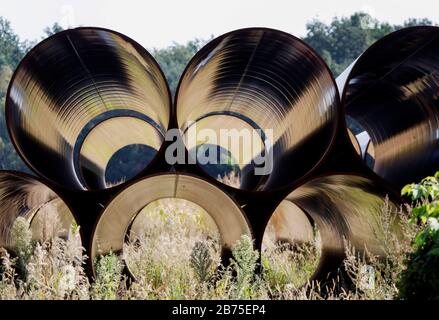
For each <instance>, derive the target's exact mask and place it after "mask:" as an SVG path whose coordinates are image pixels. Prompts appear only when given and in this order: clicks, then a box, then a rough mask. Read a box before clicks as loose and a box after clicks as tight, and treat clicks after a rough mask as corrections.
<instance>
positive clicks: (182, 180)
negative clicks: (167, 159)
mask: <svg viewBox="0 0 439 320" xmlns="http://www.w3.org/2000/svg"><path fill="white" fill-rule="evenodd" d="M164 198H179V199H185V200H188V201H190V202H193V203H195V204H197V205H198V206H200V207H201V208H203V209H204V210H205V211H206V212H207V213H208V214H209V216H210V217H211V218H212V219H213V221H214V222H215V224H216V226H217V227H218V231H219V233H220V238H221V239H220V240H221V245H222V248H223V252H224V253H227V252H229V251H230V249H231V247H232V246H233V244H234V243H235V241H236V240H238V239H239V238H240V237H241V235H243V234H247V235H249V236H251V231H250V226H249V223H248V222H247V219H246V217H245V215H244V213H243V212H242V211H241V208H240V207H239V206H238V205H237V204H236V203H235V202H234V200H232V198H230V197H229V196H228V195H227V194H226V193H224V192H223V191H221V189H219V188H217V187H216V186H214V185H212V184H211V183H209V182H207V181H205V180H203V179H200V178H197V177H195V176H191V175H185V174H170V173H169V174H160V175H155V176H151V177H148V178H144V179H141V180H139V181H136V182H134V183H133V184H131V185H130V186H128V187H127V188H126V189H124V190H123V191H122V192H120V193H119V194H118V195H117V196H116V197H115V198H114V199H113V200H112V201H111V202H110V203H109V204H108V206H107V207H106V208H105V209H104V211H103V212H102V214H101V216H100V217H99V219H98V222H97V224H96V226H95V230H94V232H93V237H92V246H91V252H90V254H91V261H95V258H96V257H97V256H98V255H105V254H108V253H109V252H115V253H121V252H122V251H123V245H124V242H125V239H126V237H127V235H128V233H129V231H130V228H131V225H132V223H133V221H135V219H136V217H137V215H138V214H139V213H140V211H141V210H142V209H143V208H145V207H146V206H147V205H148V204H150V203H151V202H153V201H155V200H158V199H164Z"/></svg>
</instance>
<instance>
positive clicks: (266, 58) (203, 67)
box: [175, 28, 339, 191]
mask: <svg viewBox="0 0 439 320" xmlns="http://www.w3.org/2000/svg"><path fill="white" fill-rule="evenodd" d="M175 110H176V119H177V125H178V127H179V128H180V129H181V130H182V131H183V133H184V136H185V140H184V141H185V146H186V148H187V149H188V151H189V152H191V151H193V150H197V151H198V150H201V153H204V152H212V151H217V153H218V154H217V157H218V159H224V158H226V159H229V161H230V164H232V165H233V166H229V167H228V168H227V166H224V165H223V166H221V165H217V166H215V165H200V167H201V168H202V169H203V170H204V171H205V172H207V173H208V174H209V175H210V176H211V177H212V178H214V179H215V178H217V176H218V175H219V176H220V181H221V182H222V183H224V184H226V185H229V186H232V187H233V188H235V189H240V190H246V191H248V190H250V191H272V190H276V189H279V188H282V187H284V186H286V185H291V184H292V183H293V182H294V181H296V180H297V179H299V178H301V177H302V176H304V175H306V174H307V173H308V172H310V171H311V170H312V169H313V168H314V167H316V166H317V165H318V164H319V163H320V162H321V161H322V159H323V158H324V157H325V154H326V153H327V151H328V149H329V147H330V145H331V143H332V141H333V139H334V137H335V132H336V127H337V119H338V114H339V97H338V92H337V89H336V85H335V81H334V79H333V77H332V74H331V72H330V71H329V69H328V67H327V65H326V64H325V63H324V61H323V60H322V59H321V58H320V56H319V55H318V54H317V53H315V52H314V50H313V49H311V48H310V47H309V46H308V45H306V44H305V43H304V42H303V41H301V40H300V39H298V38H296V37H294V36H292V35H290V34H287V33H284V32H281V31H278V30H273V29H267V28H249V29H241V30H236V31H232V32H230V33H227V34H224V35H222V36H220V37H218V38H216V39H214V40H212V41H211V42H209V43H208V44H207V45H206V46H204V47H203V48H202V49H201V50H200V51H198V52H197V53H196V55H195V56H194V57H193V59H192V60H191V61H190V62H189V64H188V65H187V67H186V69H185V71H184V73H183V75H182V77H181V78H180V82H179V85H178V88H177V93H176V97H175ZM193 123H195V124H196V128H197V131H196V132H198V130H201V129H211V130H213V131H214V132H215V133H216V134H217V136H220V130H221V129H230V130H238V131H239V130H242V129H247V130H248V132H252V133H256V134H257V135H259V136H258V138H259V139H260V141H259V144H258V143H255V144H254V145H252V146H253V148H252V150H250V151H249V150H247V151H244V148H242V146H241V147H239V148H238V152H237V151H236V149H235V150H230V148H228V146H227V145H226V143H222V142H221V141H216V143H215V142H209V141H207V142H206V141H200V140H198V139H197V141H195V140H191V139H189V138H188V137H187V136H189V130H190V128H191V126H193V125H194V124H193ZM258 129H260V132H259V133H258V132H257V131H256V130H258ZM268 130H273V135H272V137H269V135H268V134H267V133H268ZM200 139H201V138H200ZM266 140H268V143H266ZM268 145H271V152H272V153H273V170H272V172H271V173H269V174H264V175H256V174H255V173H254V168H255V167H256V166H257V164H255V158H256V157H258V156H260V155H264V154H268V152H269V151H268V150H269V149H268ZM203 148H204V149H203ZM209 148H213V149H209ZM207 150H209V151H207ZM238 153H241V154H238ZM199 155H200V153H198V155H197V157H198V156H199ZM286 168H294V170H286ZM230 173H232V174H234V175H235V179H228V178H229V176H228V174H230ZM236 177H238V179H236Z"/></svg>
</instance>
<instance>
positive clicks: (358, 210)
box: [268, 174, 401, 279]
mask: <svg viewBox="0 0 439 320" xmlns="http://www.w3.org/2000/svg"><path fill="white" fill-rule="evenodd" d="M387 196H388V194H387V192H386V190H385V189H383V188H382V187H381V186H380V185H379V183H377V182H375V181H373V180H371V179H369V178H366V177H363V176H359V175H355V174H327V175H324V176H321V177H317V178H314V179H312V180H310V181H308V182H306V183H304V184H303V185H301V186H300V187H299V188H297V189H295V190H294V191H293V192H291V193H290V194H289V195H288V196H287V197H286V198H285V199H284V200H283V201H282V202H281V203H280V204H279V206H278V207H277V208H276V210H275V211H274V213H273V215H272V217H271V218H270V220H269V222H268V226H271V227H272V228H273V230H274V237H275V238H276V239H277V240H278V241H282V242H290V243H293V244H294V243H306V242H311V241H312V240H313V236H312V232H313V229H312V225H313V224H314V223H315V226H316V228H317V230H318V232H319V234H320V239H321V246H322V247H321V258H320V263H319V265H318V268H317V270H316V272H315V274H314V275H313V278H314V279H322V278H325V277H326V276H327V274H328V272H330V271H335V270H336V269H337V268H339V267H340V266H341V263H342V260H343V258H344V257H345V245H346V242H345V240H346V241H348V242H349V243H350V244H351V245H352V246H354V247H355V248H356V249H357V250H358V251H364V250H365V249H366V248H367V250H368V251H369V252H370V253H371V254H373V255H378V256H380V255H381V256H385V254H386V249H389V248H386V246H387V245H388V243H386V239H387V238H388V237H389V234H386V232H388V233H393V234H394V235H395V236H398V234H400V233H399V232H400V229H399V227H400V219H399V215H398V212H399V211H400V210H401V209H400V208H399V200H398V199H397V198H396V199H392V198H391V195H389V197H390V198H389V201H388V205H387V206H386V197H387ZM385 210H387V212H385ZM279 222H282V223H279ZM287 226H288V227H287ZM387 252H388V251H387Z"/></svg>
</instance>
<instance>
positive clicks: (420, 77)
mask: <svg viewBox="0 0 439 320" xmlns="http://www.w3.org/2000/svg"><path fill="white" fill-rule="evenodd" d="M337 82H338V84H339V87H340V88H344V96H343V103H344V106H345V110H346V115H347V116H348V117H347V124H348V126H349V127H350V128H351V130H352V131H353V132H354V134H355V135H357V137H358V135H359V134H362V133H363V132H365V133H367V135H368V136H369V139H370V143H369V144H368V150H367V152H366V155H365V156H364V157H363V158H364V159H366V162H367V163H368V165H369V166H371V167H372V168H373V170H374V171H375V172H376V173H377V174H378V175H380V176H381V177H383V178H385V179H386V180H388V181H389V182H391V183H393V184H394V185H396V186H398V187H401V186H403V185H404V184H406V183H410V182H414V181H418V180H420V179H421V178H423V177H425V176H427V175H431V174H432V173H434V172H435V171H436V170H438V169H439V95H438V92H439V28H436V27H414V28H407V29H403V30H401V31H397V32H394V33H392V34H390V35H389V36H387V37H385V38H383V39H381V40H379V41H378V42H377V43H376V44H375V45H373V46H372V47H371V48H370V49H368V50H367V51H366V52H365V53H364V54H363V55H361V56H360V57H359V58H358V60H357V61H356V62H355V63H354V64H353V65H351V67H350V68H349V69H348V70H346V71H345V72H344V74H342V75H341V76H340V77H339V78H338V79H337Z"/></svg>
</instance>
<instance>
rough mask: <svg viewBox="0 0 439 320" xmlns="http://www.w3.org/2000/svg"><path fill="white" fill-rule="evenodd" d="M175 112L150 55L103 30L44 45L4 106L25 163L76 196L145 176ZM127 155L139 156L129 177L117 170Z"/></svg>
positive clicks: (25, 64)
mask: <svg viewBox="0 0 439 320" xmlns="http://www.w3.org/2000/svg"><path fill="white" fill-rule="evenodd" d="M170 113H171V98H170V93H169V90H168V86H167V83H166V80H165V78H164V76H163V73H162V71H161V70H160V68H159V66H158V64H157V63H156V62H155V60H154V59H153V58H152V57H151V55H150V54H149V53H148V52H147V51H146V50H145V49H144V48H142V47H141V46H140V45H139V44H137V43H136V42H135V41H133V40H131V39H130V38H128V37H126V36H124V35H122V34H120V33H117V32H114V31H110V30H105V29H100V28H77V29H71V30H67V31H63V32H60V33H57V34H55V35H54V36H51V37H50V38H48V39H46V40H44V41H42V42H41V43H39V44H38V45H37V46H36V47H34V48H33V49H32V50H31V51H30V52H29V53H28V54H27V55H26V57H25V58H24V59H23V60H22V61H21V63H20V65H19V66H18V68H17V70H16V71H15V73H14V75H13V78H12V80H11V83H10V86H9V90H8V94H7V100H6V118H7V123H8V128H9V132H10V135H11V139H12V142H13V143H14V144H15V146H16V148H17V150H18V152H19V153H20V155H21V156H22V157H23V159H24V160H25V161H26V162H27V164H28V165H30V166H31V168H32V169H34V170H35V171H36V172H38V173H39V174H41V175H42V176H44V177H46V178H48V179H50V180H52V181H54V182H56V183H58V184H60V185H62V186H64V187H68V188H71V189H76V190H84V189H85V190H88V189H104V188H107V187H110V186H112V185H114V184H118V183H120V182H122V181H123V180H125V179H126V178H130V177H131V176H134V175H136V174H137V173H139V172H140V171H142V170H143V169H144V168H145V167H146V166H147V165H148V163H149V162H150V161H151V159H152V158H154V156H155V154H156V153H157V151H158V149H159V148H160V146H161V145H162V141H163V140H164V134H165V132H166V130H167V129H168V125H169V121H170ZM124 152H125V154H124ZM123 154H124V155H125V160H127V161H129V160H130V157H131V158H132V157H137V158H136V159H137V163H135V165H132V164H131V165H128V169H129V171H130V172H129V173H127V174H126V175H124V174H123V172H122V173H120V172H121V171H123V168H120V167H118V163H120V161H123V157H124V155H123ZM121 159H122V160H121ZM131 160H132V159H131ZM125 169H126V168H125ZM133 170H134V171H133ZM118 174H119V176H118Z"/></svg>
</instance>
